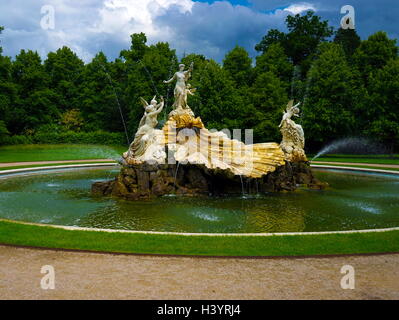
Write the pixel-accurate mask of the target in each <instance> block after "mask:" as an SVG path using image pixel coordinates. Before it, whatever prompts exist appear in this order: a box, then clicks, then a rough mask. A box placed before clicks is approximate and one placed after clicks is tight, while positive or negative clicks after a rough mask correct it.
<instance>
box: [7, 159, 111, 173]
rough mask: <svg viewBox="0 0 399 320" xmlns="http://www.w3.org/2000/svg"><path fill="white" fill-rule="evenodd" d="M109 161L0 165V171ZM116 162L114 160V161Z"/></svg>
mask: <svg viewBox="0 0 399 320" xmlns="http://www.w3.org/2000/svg"><path fill="white" fill-rule="evenodd" d="M110 162H111V161H100V160H98V161H95V162H93V161H90V162H85V161H82V162H68V163H62V162H59V163H49V164H33V165H26V166H12V167H1V168H0V171H5V170H13V169H25V168H40V167H52V166H69V165H74V164H96V163H110ZM115 163H116V162H115Z"/></svg>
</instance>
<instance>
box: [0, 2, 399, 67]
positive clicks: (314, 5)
mask: <svg viewBox="0 0 399 320" xmlns="http://www.w3.org/2000/svg"><path fill="white" fill-rule="evenodd" d="M248 1H249V2H251V3H252V4H253V6H252V7H250V8H248V7H245V6H234V5H232V4H231V3H229V2H227V1H215V2H213V3H211V4H209V3H206V2H204V3H203V2H194V1H192V0H79V1H76V0H35V1H26V0H8V1H0V25H4V26H5V31H4V33H3V34H2V35H1V36H0V39H1V46H2V47H3V49H4V53H5V54H7V55H10V56H15V55H16V54H18V52H19V51H20V50H21V49H32V50H37V51H38V52H39V53H40V54H41V56H42V57H43V58H45V57H46V55H47V53H48V52H49V51H55V50H57V49H58V48H60V47H62V46H64V45H65V46H68V47H70V48H71V49H73V50H74V51H75V52H76V53H77V54H78V55H79V56H80V57H81V58H82V59H83V60H84V61H86V62H88V61H90V59H91V58H92V57H93V56H94V55H95V54H96V53H97V52H99V51H100V50H101V51H104V52H105V53H106V55H107V56H108V57H109V58H110V59H113V58H116V57H118V55H119V52H120V51H121V50H122V49H126V48H128V47H129V46H130V37H129V36H130V34H132V33H138V32H144V33H145V34H146V35H147V39H148V43H149V44H153V43H156V42H158V41H167V42H169V43H170V45H171V47H172V48H176V49H177V53H178V54H179V55H181V54H183V52H186V53H191V52H195V53H200V54H204V55H206V56H207V57H209V58H214V59H216V60H218V61H221V60H222V59H223V56H224V55H225V53H226V52H227V51H228V50H230V49H232V48H233V47H234V46H235V45H237V44H238V45H241V46H243V47H245V48H246V49H247V50H248V51H249V52H250V54H251V56H254V55H255V54H256V52H255V51H254V45H255V44H256V43H258V42H259V41H260V40H261V38H262V36H263V35H265V34H266V33H267V31H268V29H270V28H277V29H280V30H282V31H284V30H285V23H284V20H285V18H286V17H287V15H289V14H296V13H303V12H304V11H306V10H316V9H317V14H320V15H322V18H323V19H326V18H327V19H329V20H330V22H331V23H332V24H335V25H338V24H339V21H340V18H341V14H340V12H339V9H340V6H341V3H340V2H342V3H343V4H346V3H345V0H339V3H334V5H332V4H331V1H328V0H307V1H309V2H306V0H304V1H299V2H296V1H295V0H267V1H265V0H248ZM351 1H352V2H353V5H354V7H355V10H356V24H357V28H358V32H359V33H360V34H361V35H362V36H363V37H367V36H368V35H369V34H370V33H372V32H375V31H377V30H386V31H388V32H389V33H390V34H395V35H397V28H396V24H395V22H396V17H397V16H398V15H399V12H398V8H399V7H398V6H395V4H393V5H392V3H394V2H393V1H396V0H379V2H378V4H377V3H376V2H375V1H374V0H351ZM389 4H391V5H389ZM43 5H52V6H54V9H55V18H56V21H55V30H43V29H41V28H40V19H41V18H42V16H41V13H40V8H41V7H42V6H43ZM278 7H279V8H280V9H277V10H274V9H275V8H278ZM386 8H390V10H386ZM264 10H265V11H266V12H265V11H264ZM269 10H274V11H269Z"/></svg>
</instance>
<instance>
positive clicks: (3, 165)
mask: <svg viewBox="0 0 399 320" xmlns="http://www.w3.org/2000/svg"><path fill="white" fill-rule="evenodd" d="M106 161H107V162H115V160H114V159H87V160H59V161H26V162H2V163H0V168H6V167H18V166H31V165H39V164H43V165H45V164H54V163H59V164H62V163H91V162H93V163H96V162H106Z"/></svg>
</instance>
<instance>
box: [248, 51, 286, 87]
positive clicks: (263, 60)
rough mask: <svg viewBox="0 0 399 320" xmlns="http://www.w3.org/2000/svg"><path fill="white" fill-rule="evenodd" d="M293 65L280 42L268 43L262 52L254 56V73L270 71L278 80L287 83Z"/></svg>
mask: <svg viewBox="0 0 399 320" xmlns="http://www.w3.org/2000/svg"><path fill="white" fill-rule="evenodd" d="M293 68H294V67H293V65H292V63H291V61H290V60H289V59H288V57H287V55H286V54H285V52H284V48H283V47H282V46H281V44H280V43H274V44H272V45H270V46H269V47H268V48H267V49H266V50H265V52H264V53H263V54H261V55H260V56H257V57H256V66H255V75H256V76H258V75H259V74H261V73H264V72H268V71H270V72H272V73H274V74H275V75H276V76H277V77H279V78H280V80H282V81H285V82H287V83H289V82H290V81H291V77H292V73H293Z"/></svg>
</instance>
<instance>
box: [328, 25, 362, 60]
mask: <svg viewBox="0 0 399 320" xmlns="http://www.w3.org/2000/svg"><path fill="white" fill-rule="evenodd" d="M334 42H335V43H338V44H340V45H341V46H342V48H343V49H344V51H345V54H346V56H347V57H348V58H351V57H352V55H353V53H354V52H355V50H356V49H357V48H358V47H359V46H360V42H361V41H360V37H359V36H358V34H357V33H356V30H355V29H342V28H339V29H338V30H337V32H336V33H335V37H334Z"/></svg>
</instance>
